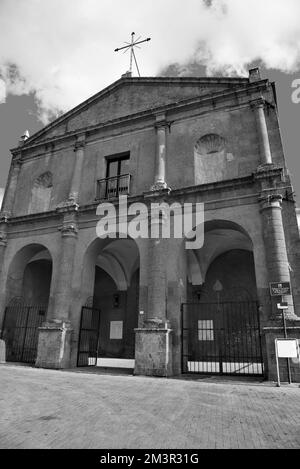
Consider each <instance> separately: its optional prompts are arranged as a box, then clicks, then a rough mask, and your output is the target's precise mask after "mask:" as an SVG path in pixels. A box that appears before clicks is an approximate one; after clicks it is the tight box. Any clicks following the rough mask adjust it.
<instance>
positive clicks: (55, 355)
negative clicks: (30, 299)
mask: <svg viewBox="0 0 300 469" xmlns="http://www.w3.org/2000/svg"><path fill="white" fill-rule="evenodd" d="M71 333H72V329H71V325H70V323H69V322H68V321H62V320H59V319H54V320H52V321H47V322H45V323H44V324H43V325H42V327H39V340H38V352H37V359H36V362H35V366H36V367H37V368H52V369H63V368H69V367H70V352H71V335H72V334H71Z"/></svg>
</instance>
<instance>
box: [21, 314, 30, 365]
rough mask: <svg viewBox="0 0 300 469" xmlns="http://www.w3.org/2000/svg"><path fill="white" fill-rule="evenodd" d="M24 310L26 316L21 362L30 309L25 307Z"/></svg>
mask: <svg viewBox="0 0 300 469" xmlns="http://www.w3.org/2000/svg"><path fill="white" fill-rule="evenodd" d="M26 310H27V316H26V323H25V330H24V339H23V345H22V352H21V361H23V353H24V347H25V340H26V330H27V325H28V318H29V311H30V307H29V306H28V307H26Z"/></svg>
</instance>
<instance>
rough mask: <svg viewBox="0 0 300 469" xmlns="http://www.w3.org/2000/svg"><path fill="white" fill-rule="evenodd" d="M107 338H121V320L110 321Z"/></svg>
mask: <svg viewBox="0 0 300 469" xmlns="http://www.w3.org/2000/svg"><path fill="white" fill-rule="evenodd" d="M109 338H110V339H115V340H120V339H123V321H110V332H109Z"/></svg>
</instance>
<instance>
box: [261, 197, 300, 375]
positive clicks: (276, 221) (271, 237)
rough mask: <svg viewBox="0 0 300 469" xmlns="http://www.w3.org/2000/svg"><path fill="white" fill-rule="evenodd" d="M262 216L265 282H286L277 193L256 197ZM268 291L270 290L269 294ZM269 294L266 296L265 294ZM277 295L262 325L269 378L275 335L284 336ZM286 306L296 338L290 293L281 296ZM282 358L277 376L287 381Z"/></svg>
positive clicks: (295, 368)
mask: <svg viewBox="0 0 300 469" xmlns="http://www.w3.org/2000/svg"><path fill="white" fill-rule="evenodd" d="M260 202H261V214H262V218H263V235H264V243H265V250H266V261H267V269H268V276H269V282H275V283H276V282H279V283H280V282H290V270H289V262H288V257H287V248H286V241H285V234H284V227H283V222H282V196H281V195H279V194H272V195H268V196H267V197H266V196H264V197H262V198H261V200H260ZM269 295H270V294H269ZM269 297H270V296H269ZM280 301H281V297H273V298H271V316H270V317H269V319H268V320H266V321H265V324H264V327H263V333H264V347H265V353H266V375H267V377H268V379H270V380H276V379H277V373H276V359H275V339H276V338H282V337H284V330H283V319H282V313H281V312H280V311H278V309H277V303H279V302H280ZM283 301H285V302H287V303H288V305H289V309H288V310H287V311H286V312H285V313H284V314H285V317H286V325H287V330H288V336H289V337H293V338H298V339H299V338H300V318H299V317H297V316H296V315H295V314H294V305H293V297H292V295H287V296H284V297H283ZM286 363H287V362H286V360H283V361H281V366H280V368H281V379H282V381H287V366H286ZM291 368H292V375H293V381H294V382H297V381H299V379H300V373H299V364H298V363H296V364H293V363H292V362H291Z"/></svg>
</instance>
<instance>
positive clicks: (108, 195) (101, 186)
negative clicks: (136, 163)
mask: <svg viewBox="0 0 300 469" xmlns="http://www.w3.org/2000/svg"><path fill="white" fill-rule="evenodd" d="M130 179H131V175H130V174H122V175H120V176H114V177H110V178H105V179H100V180H99V181H97V197H96V198H97V200H102V199H114V198H116V197H119V196H120V195H129V194H130Z"/></svg>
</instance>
